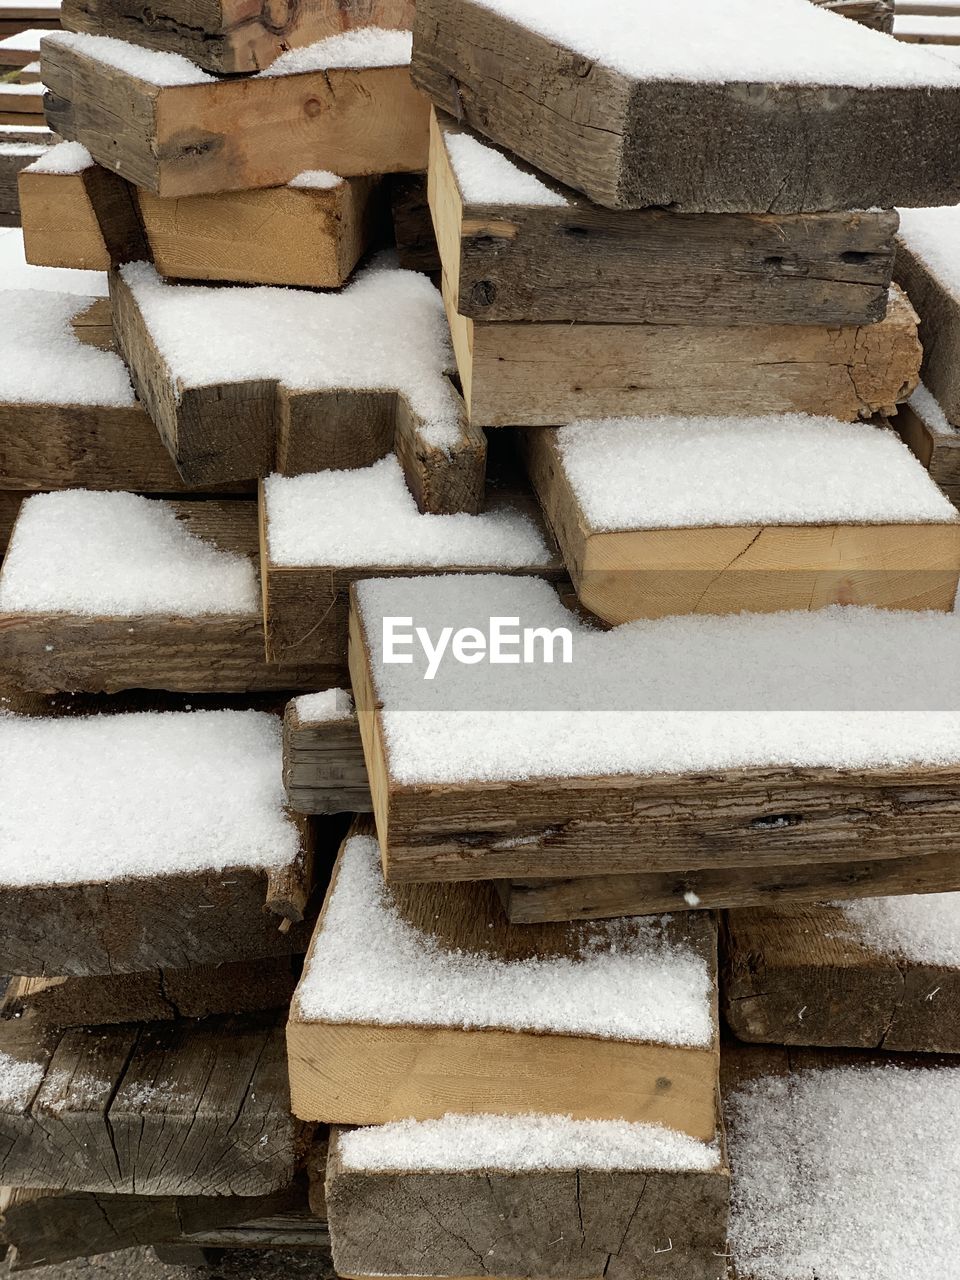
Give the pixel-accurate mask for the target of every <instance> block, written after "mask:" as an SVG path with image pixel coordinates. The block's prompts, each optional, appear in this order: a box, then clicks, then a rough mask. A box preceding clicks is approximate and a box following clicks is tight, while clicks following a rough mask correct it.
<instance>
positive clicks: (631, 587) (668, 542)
mask: <svg viewBox="0 0 960 1280" xmlns="http://www.w3.org/2000/svg"><path fill="white" fill-rule="evenodd" d="M877 430H881V428H879V427H878V428H877ZM518 434H519V437H520V441H521V446H522V448H523V450H524V453H525V455H526V460H527V467H528V471H529V474H530V479H531V480H532V482H533V485H534V488H535V489H536V491H537V496H538V497H539V499H540V502H541V504H542V506H543V510H544V513H545V514H546V517H547V520H548V522H549V524H550V527H551V528H552V529H553V532H554V534H555V535H556V538H557V541H558V542H559V544H560V548H561V550H562V552H563V558H564V563H565V564H566V566H567V570H568V572H569V573H570V576H571V578H572V579H573V584H574V586H575V587H576V590H577V595H578V596H579V598H580V601H581V603H582V604H583V605H584V606H585V607H586V608H587V609H590V610H591V611H592V612H593V613H595V614H597V616H598V617H600V618H602V619H603V620H604V622H609V623H611V624H612V625H617V624H619V623H621V622H630V621H633V620H634V619H636V618H663V617H668V616H670V615H673V614H688V613H739V612H741V611H745V612H749V613H772V612H776V611H778V610H787V609H819V608H824V607H826V606H828V605H831V604H856V605H875V606H876V607H878V608H885V609H941V610H943V611H944V612H949V611H950V610H951V609H952V608H953V601H954V597H955V596H956V593H957V580H958V577H960V523H956V522H954V523H935V524H809V525H752V526H736V525H723V526H718V525H712V526H711V525H704V526H702V527H699V528H685V529H645V528H635V529H627V528H624V529H621V530H617V531H615V532H604V531H602V530H598V529H596V528H594V527H593V525H592V524H591V522H590V519H589V517H588V516H587V514H586V512H585V511H584V509H583V506H582V505H581V503H580V501H579V499H578V498H577V495H576V492H575V489H574V486H573V484H572V482H571V479H570V475H569V473H568V471H567V468H566V465H565V463H564V459H563V454H562V452H561V450H560V448H559V446H558V443H557V434H556V432H555V431H553V430H550V429H547V428H538V429H535V430H531V431H523V432H519V433H518ZM679 481H680V478H679V476H678V482H679Z"/></svg>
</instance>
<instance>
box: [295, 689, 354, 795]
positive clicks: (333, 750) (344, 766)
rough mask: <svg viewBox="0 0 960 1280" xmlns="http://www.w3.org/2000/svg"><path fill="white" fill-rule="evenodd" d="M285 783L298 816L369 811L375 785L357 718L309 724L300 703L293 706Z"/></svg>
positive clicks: (310, 721)
mask: <svg viewBox="0 0 960 1280" xmlns="http://www.w3.org/2000/svg"><path fill="white" fill-rule="evenodd" d="M283 785H284V789H285V790H286V793H287V803H288V805H289V806H290V808H291V809H293V810H294V812H296V813H310V814H325V813H369V812H370V809H371V805H372V801H371V799H370V784H369V782H368V781H367V766H366V764H365V763H364V760H363V744H362V742H361V741H360V726H359V725H358V723H357V718H356V716H355V715H351V716H348V717H345V718H343V719H337V720H306V719H304V718H303V717H302V716H301V715H300V713H299V711H298V709H297V704H296V702H295V701H291V702H289V703H287V708H286V711H285V712H284V715H283Z"/></svg>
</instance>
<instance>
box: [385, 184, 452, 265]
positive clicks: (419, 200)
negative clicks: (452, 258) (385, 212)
mask: <svg viewBox="0 0 960 1280" xmlns="http://www.w3.org/2000/svg"><path fill="white" fill-rule="evenodd" d="M389 183H390V213H391V216H392V218H393V235H394V239H395V241H396V245H397V261H398V262H399V264H400V266H401V267H403V268H404V269H405V270H407V271H423V272H425V273H426V274H427V275H429V276H431V277H435V283H436V284H438V285H439V283H440V254H439V251H438V250H437V239H436V236H435V235H434V233H433V222H432V221H431V219H430V206H429V205H428V203H427V175H426V174H425V173H395V174H393V175H392V177H390V179H389Z"/></svg>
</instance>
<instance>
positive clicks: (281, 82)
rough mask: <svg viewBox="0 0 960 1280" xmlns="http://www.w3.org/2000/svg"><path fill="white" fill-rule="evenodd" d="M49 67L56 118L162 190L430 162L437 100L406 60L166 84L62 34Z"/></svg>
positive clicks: (119, 166) (243, 186) (250, 184)
mask: <svg viewBox="0 0 960 1280" xmlns="http://www.w3.org/2000/svg"><path fill="white" fill-rule="evenodd" d="M41 67H42V75H43V82H44V84H46V85H47V86H48V89H49V93H48V94H47V95H46V98H45V99H44V109H45V113H46V118H47V123H48V124H49V125H50V127H51V128H53V129H55V130H56V131H57V133H59V134H61V135H62V136H63V137H65V138H70V139H72V140H74V141H76V142H82V143H83V144H84V146H85V147H86V148H87V149H88V150H89V151H90V153H91V154H92V156H93V158H94V159H95V160H96V161H98V162H99V163H100V164H102V165H104V166H105V167H106V168H108V169H112V170H114V172H116V173H119V174H120V175H121V176H122V177H124V178H127V179H128V180H129V181H131V182H133V183H135V184H136V185H137V186H138V187H145V188H146V189H147V190H148V191H152V192H154V193H155V194H156V195H159V196H194V195H205V194H209V193H213V192H220V191H248V190H251V189H253V188H258V187H270V186H281V185H282V184H283V183H285V182H289V181H290V179H291V178H294V177H296V175H297V174H298V173H302V172H303V171H304V170H305V169H328V170H329V171H330V172H332V173H338V174H340V175H341V176H342V177H355V176H358V175H370V174H384V173H408V172H417V171H418V170H421V169H425V168H426V163H427V143H428V103H427V100H426V98H425V97H424V96H423V95H422V94H421V93H420V92H419V91H418V90H416V89H415V88H414V86H413V83H412V81H411V79H410V72H409V69H408V68H407V67H370V68H361V69H356V68H334V69H331V70H328V71H310V72H301V73H299V74H296V75H286V76H266V77H262V78H261V77H251V78H241V79H233V80H220V81H216V82H206V83H201V84H188V85H173V86H169V85H168V86H164V87H159V86H157V85H150V84H147V83H146V82H145V81H143V80H138V79H137V78H136V77H134V76H131V75H128V74H127V73H126V72H123V71H118V70H117V69H116V68H115V67H110V66H107V65H106V64H105V63H102V62H97V61H95V60H94V59H93V58H90V57H89V56H87V55H85V54H82V53H78V52H76V51H74V50H69V49H66V48H62V47H56V46H53V47H50V48H48V49H45V50H44V51H43V55H42V59H41Z"/></svg>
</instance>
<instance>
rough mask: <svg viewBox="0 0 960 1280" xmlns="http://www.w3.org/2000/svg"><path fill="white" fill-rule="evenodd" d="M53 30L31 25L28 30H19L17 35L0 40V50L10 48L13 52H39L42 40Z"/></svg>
mask: <svg viewBox="0 0 960 1280" xmlns="http://www.w3.org/2000/svg"><path fill="white" fill-rule="evenodd" d="M50 34H51V32H49V31H47V30H45V29H44V28H43V27H30V29H29V30H27V31H18V32H17V34H16V35H15V36H7V37H6V39H5V40H0V50H5V49H9V50H10V52H11V53H39V52H40V41H41V40H42V39H43V37H44V36H48V35H50Z"/></svg>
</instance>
